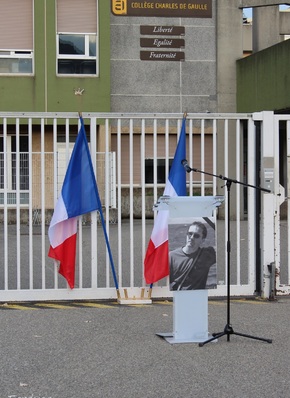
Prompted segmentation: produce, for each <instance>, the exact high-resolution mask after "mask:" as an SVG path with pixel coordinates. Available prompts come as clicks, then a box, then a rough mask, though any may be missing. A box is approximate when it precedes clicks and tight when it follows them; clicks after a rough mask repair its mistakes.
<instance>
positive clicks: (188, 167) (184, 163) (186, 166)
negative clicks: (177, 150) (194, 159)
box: [181, 159, 192, 173]
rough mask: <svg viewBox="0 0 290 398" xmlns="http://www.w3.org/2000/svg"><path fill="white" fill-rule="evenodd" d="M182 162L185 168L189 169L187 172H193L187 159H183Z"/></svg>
mask: <svg viewBox="0 0 290 398" xmlns="http://www.w3.org/2000/svg"><path fill="white" fill-rule="evenodd" d="M181 164H182V166H183V167H184V168H185V170H186V171H187V173H190V172H191V170H192V169H191V167H190V166H189V165H188V162H187V160H186V159H183V160H182V161H181Z"/></svg>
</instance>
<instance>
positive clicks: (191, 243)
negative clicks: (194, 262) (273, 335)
mask: <svg viewBox="0 0 290 398" xmlns="http://www.w3.org/2000/svg"><path fill="white" fill-rule="evenodd" d="M202 242H203V237H202V230H201V228H200V227H199V226H198V225H191V226H190V227H189V229H188V231H187V235H186V247H187V249H188V250H189V251H191V252H195V251H196V250H197V249H198V248H199V247H200V245H201V244H202Z"/></svg>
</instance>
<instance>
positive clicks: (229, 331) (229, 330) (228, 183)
mask: <svg viewBox="0 0 290 398" xmlns="http://www.w3.org/2000/svg"><path fill="white" fill-rule="evenodd" d="M181 164H182V165H183V167H184V168H185V170H186V171H187V173H190V172H192V171H194V172H197V173H202V174H206V175H209V176H212V177H216V178H220V179H221V180H223V181H225V182H226V184H225V185H226V187H227V193H228V196H227V210H228V220H227V227H228V233H227V274H228V275H227V276H228V277H227V323H226V326H225V328H224V330H223V331H222V332H219V333H213V334H212V336H213V337H211V338H209V339H208V340H206V341H204V342H202V343H199V347H203V346H204V345H205V344H207V343H209V342H210V341H213V340H216V339H218V338H219V337H222V336H227V341H230V335H231V334H235V335H237V336H242V337H247V338H250V339H255V340H261V341H265V342H267V343H272V340H271V339H265V338H262V337H256V336H251V335H248V334H244V333H238V332H235V331H234V329H233V327H232V325H231V322H230V269H231V267H230V253H231V241H230V193H231V186H232V183H235V184H240V185H243V186H245V187H250V188H255V189H257V190H260V191H263V192H267V193H270V192H271V191H270V190H269V189H265V188H261V187H258V186H255V185H250V184H246V183H243V182H241V181H237V180H234V179H232V178H228V177H225V176H223V175H221V174H220V175H217V174H212V173H208V172H206V171H202V170H199V169H196V168H192V167H190V166H189V165H188V163H187V160H186V159H184V160H182V162H181Z"/></svg>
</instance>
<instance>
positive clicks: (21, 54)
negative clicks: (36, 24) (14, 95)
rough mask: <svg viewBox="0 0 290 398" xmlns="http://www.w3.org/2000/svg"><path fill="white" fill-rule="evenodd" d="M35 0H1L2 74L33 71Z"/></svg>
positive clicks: (0, 69)
mask: <svg viewBox="0 0 290 398" xmlns="http://www.w3.org/2000/svg"><path fill="white" fill-rule="evenodd" d="M32 6H33V0H13V1H10V0H1V13H0V74H32V73H33V9H32Z"/></svg>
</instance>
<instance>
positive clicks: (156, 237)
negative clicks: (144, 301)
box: [144, 117, 186, 284]
mask: <svg viewBox="0 0 290 398" xmlns="http://www.w3.org/2000/svg"><path fill="white" fill-rule="evenodd" d="M185 154H186V117H184V118H183V120H182V126H181V132H180V135H179V140H178V144H177V148H176V151H175V155H174V159H173V162H172V166H171V169H170V172H169V176H168V180H167V182H166V185H165V189H164V193H163V195H164V196H165V195H167V196H185V195H186V171H185V169H184V167H183V165H182V163H181V162H182V160H184V159H185V158H186V156H185ZM168 217H169V212H168V211H167V210H161V211H159V212H158V214H157V216H156V218H155V222H154V227H153V231H152V234H151V238H150V241H149V244H148V248H147V252H146V255H145V259H144V277H145V280H146V283H148V284H152V283H155V282H157V281H159V280H160V279H162V278H164V277H165V276H167V275H169V260H168Z"/></svg>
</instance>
